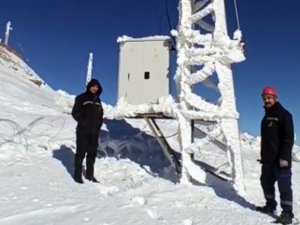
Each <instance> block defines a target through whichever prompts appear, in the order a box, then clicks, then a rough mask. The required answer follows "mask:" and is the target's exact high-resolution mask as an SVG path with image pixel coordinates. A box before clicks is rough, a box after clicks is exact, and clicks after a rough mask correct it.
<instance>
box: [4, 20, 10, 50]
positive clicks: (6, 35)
mask: <svg viewBox="0 0 300 225" xmlns="http://www.w3.org/2000/svg"><path fill="white" fill-rule="evenodd" d="M11 30H12V27H11V22H10V21H8V22H7V24H6V29H5V37H4V44H5V45H6V46H8V39H9V33H10V31H11Z"/></svg>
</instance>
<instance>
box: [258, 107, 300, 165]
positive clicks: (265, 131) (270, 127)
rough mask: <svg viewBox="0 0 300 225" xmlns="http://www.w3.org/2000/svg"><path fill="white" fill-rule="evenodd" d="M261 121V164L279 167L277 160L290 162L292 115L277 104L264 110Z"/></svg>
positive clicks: (292, 142) (292, 141) (292, 137)
mask: <svg viewBox="0 0 300 225" xmlns="http://www.w3.org/2000/svg"><path fill="white" fill-rule="evenodd" d="M265 110H266V113H265V116H264V118H263V120H262V121H261V162H262V163H263V164H273V165H279V159H283V160H287V161H288V162H289V167H291V162H292V148H293V145H294V125H293V117H292V115H291V114H290V113H289V112H288V111H287V110H286V109H285V108H284V107H283V106H282V105H281V104H280V103H279V102H276V103H275V104H274V105H273V106H272V107H270V108H265Z"/></svg>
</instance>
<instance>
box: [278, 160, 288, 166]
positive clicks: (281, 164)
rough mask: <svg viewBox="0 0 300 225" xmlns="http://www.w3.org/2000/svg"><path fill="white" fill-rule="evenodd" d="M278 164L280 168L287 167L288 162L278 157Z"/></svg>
mask: <svg viewBox="0 0 300 225" xmlns="http://www.w3.org/2000/svg"><path fill="white" fill-rule="evenodd" d="M279 165H280V167H281V168H284V167H288V166H289V162H288V161H287V160H284V159H279Z"/></svg>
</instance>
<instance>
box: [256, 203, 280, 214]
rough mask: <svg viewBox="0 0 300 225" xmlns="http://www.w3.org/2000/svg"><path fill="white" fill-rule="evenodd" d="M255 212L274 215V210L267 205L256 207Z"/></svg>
mask: <svg viewBox="0 0 300 225" xmlns="http://www.w3.org/2000/svg"><path fill="white" fill-rule="evenodd" d="M256 211H258V212H261V213H265V214H269V215H274V213H275V211H276V208H274V207H270V206H268V205H265V206H256Z"/></svg>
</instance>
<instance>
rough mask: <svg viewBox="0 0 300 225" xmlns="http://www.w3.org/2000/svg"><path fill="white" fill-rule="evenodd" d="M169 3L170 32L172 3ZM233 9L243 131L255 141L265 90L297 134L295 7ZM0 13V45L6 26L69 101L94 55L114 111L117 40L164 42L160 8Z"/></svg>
mask: <svg viewBox="0 0 300 225" xmlns="http://www.w3.org/2000/svg"><path fill="white" fill-rule="evenodd" d="M168 2H169V12H170V19H171V22H172V26H173V27H174V28H175V27H176V25H177V22H178V11H177V5H178V1H177V0H168ZM237 3H238V9H239V16H240V23H241V29H242V31H243V34H244V39H245V42H246V52H245V53H246V57H247V61H245V62H243V63H240V64H237V65H234V66H233V73H234V79H235V80H234V82H235V89H236V98H237V106H238V110H239V112H240V128H241V131H243V132H244V131H247V132H249V133H250V134H253V135H257V134H259V126H260V120H261V117H262V116H263V108H262V102H261V98H260V93H261V89H262V88H263V87H264V86H265V85H272V86H275V87H276V88H277V89H278V92H279V99H280V101H281V103H282V104H283V105H284V106H286V108H288V109H289V110H290V111H291V113H292V114H293V115H294V122H295V129H296V131H300V105H299V96H300V87H299V86H300V76H299V75H300V74H299V72H300V68H299V65H300V13H299V10H300V0H272V1H270V0H237ZM0 5H1V7H0V27H1V28H0V30H1V31H3V32H2V34H1V37H3V35H4V27H5V24H6V22H7V21H8V20H11V21H12V26H13V28H14V29H13V31H12V33H11V39H10V46H11V47H13V48H15V49H17V50H18V51H20V52H21V53H22V54H23V55H24V57H25V58H26V59H28V62H29V64H30V65H31V66H32V67H33V69H35V70H36V72H37V73H38V74H40V75H41V77H42V78H43V79H44V80H46V82H47V83H48V84H49V85H50V86H52V87H53V88H54V89H63V90H66V91H68V92H69V93H71V94H79V93H80V92H82V91H83V90H84V83H85V74H86V67H87V59H88V53H89V52H93V53H94V70H93V74H94V77H95V78H98V79H99V80H100V81H101V83H102V85H103V88H104V92H103V95H102V100H103V101H104V102H106V103H110V104H113V105H114V104H115V103H116V94H117V77H118V57H119V46H118V44H117V43H116V39H117V37H119V36H122V35H124V34H125V35H128V36H132V37H145V36H152V35H157V34H164V35H169V28H168V25H167V19H166V17H165V16H164V15H165V14H166V7H165V0H51V1H49V0H22V1H20V0H9V1H4V0H2V1H1V4H0ZM226 8H227V16H228V29H229V33H230V34H232V32H233V31H234V30H235V29H236V20H235V14H234V10H233V9H234V8H233V0H226ZM161 17H162V20H161ZM173 65H174V63H173ZM172 73H174V71H172ZM171 75H172V76H173V74H171ZM172 90H174V88H173V87H172ZM298 133H299V132H298Z"/></svg>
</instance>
